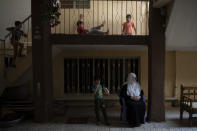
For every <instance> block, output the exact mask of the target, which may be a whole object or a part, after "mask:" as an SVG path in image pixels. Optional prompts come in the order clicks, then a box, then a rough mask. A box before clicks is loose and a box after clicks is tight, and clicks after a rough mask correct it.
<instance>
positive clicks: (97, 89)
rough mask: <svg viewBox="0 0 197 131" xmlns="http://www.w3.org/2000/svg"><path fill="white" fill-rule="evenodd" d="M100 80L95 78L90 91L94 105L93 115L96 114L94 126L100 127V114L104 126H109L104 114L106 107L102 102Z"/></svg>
mask: <svg viewBox="0 0 197 131" xmlns="http://www.w3.org/2000/svg"><path fill="white" fill-rule="evenodd" d="M100 82H101V80H100V78H99V77H98V76H96V77H95V83H94V86H93V87H92V91H93V93H94V104H95V114H96V120H97V122H96V124H97V125H100V124H101V122H100V112H102V113H103V117H104V121H105V124H106V125H109V122H108V118H107V113H106V109H105V108H106V107H105V104H104V101H103V87H102V85H101V84H100Z"/></svg>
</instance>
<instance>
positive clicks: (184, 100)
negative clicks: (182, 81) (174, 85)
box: [180, 85, 197, 126]
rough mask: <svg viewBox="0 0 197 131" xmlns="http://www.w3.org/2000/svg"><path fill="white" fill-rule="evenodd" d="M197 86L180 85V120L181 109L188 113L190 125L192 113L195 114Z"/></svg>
mask: <svg viewBox="0 0 197 131" xmlns="http://www.w3.org/2000/svg"><path fill="white" fill-rule="evenodd" d="M196 98H197V87H185V86H183V85H181V94H180V120H182V119H183V111H186V112H188V113H189V122H190V125H191V126H192V115H193V114H197V99H196Z"/></svg>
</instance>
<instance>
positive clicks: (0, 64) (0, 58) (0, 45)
mask: <svg viewBox="0 0 197 131" xmlns="http://www.w3.org/2000/svg"><path fill="white" fill-rule="evenodd" d="M4 49H5V40H2V39H0V70H2V69H4V57H5V50H4Z"/></svg>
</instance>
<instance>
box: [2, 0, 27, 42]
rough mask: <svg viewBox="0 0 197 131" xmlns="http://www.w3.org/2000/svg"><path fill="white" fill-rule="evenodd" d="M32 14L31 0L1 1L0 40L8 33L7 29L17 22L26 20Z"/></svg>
mask: <svg viewBox="0 0 197 131" xmlns="http://www.w3.org/2000/svg"><path fill="white" fill-rule="evenodd" d="M30 14H31V0H0V38H2V39H3V38H4V36H5V35H6V34H7V33H8V32H7V31H6V30H5V28H7V27H9V26H13V25H14V21H15V20H20V21H22V20H24V19H25V18H26V17H28V16H29V15H30Z"/></svg>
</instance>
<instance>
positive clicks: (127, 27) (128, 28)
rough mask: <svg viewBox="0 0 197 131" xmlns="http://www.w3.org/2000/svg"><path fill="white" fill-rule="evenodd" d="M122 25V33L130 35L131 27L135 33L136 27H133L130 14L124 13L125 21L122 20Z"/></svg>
mask: <svg viewBox="0 0 197 131" xmlns="http://www.w3.org/2000/svg"><path fill="white" fill-rule="evenodd" d="M122 26H123V29H122V34H123V35H132V29H134V31H135V34H136V28H135V25H134V23H133V22H132V21H131V15H130V14H128V15H126V22H124V23H123V24H122Z"/></svg>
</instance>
